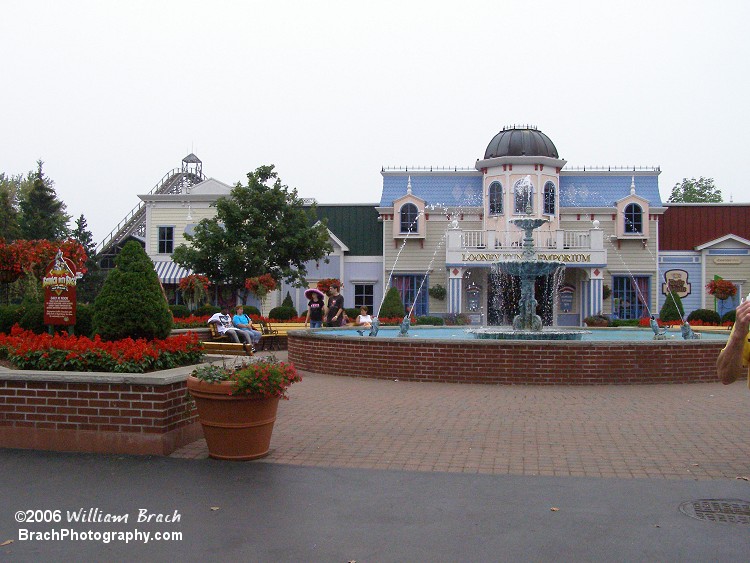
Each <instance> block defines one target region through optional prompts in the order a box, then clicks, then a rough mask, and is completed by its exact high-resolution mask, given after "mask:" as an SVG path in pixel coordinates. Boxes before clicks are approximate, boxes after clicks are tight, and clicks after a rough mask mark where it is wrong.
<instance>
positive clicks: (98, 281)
mask: <svg viewBox="0 0 750 563" xmlns="http://www.w3.org/2000/svg"><path fill="white" fill-rule="evenodd" d="M75 225H76V227H75V229H73V231H71V233H70V236H71V238H73V239H75V240H76V241H78V242H79V243H80V245H81V246H82V247H83V248H84V250H85V251H86V255H87V256H88V259H87V260H86V270H87V272H86V274H85V275H84V276H83V277H82V278H81V279H80V280H78V283H77V284H76V293H77V296H78V301H79V302H81V303H91V302H93V301H94V299H96V296H97V294H98V293H99V292H100V291H101V289H102V287H103V286H104V280H105V279H106V278H107V273H108V272H106V271H103V270H102V269H101V267H100V266H99V262H98V261H97V260H96V259H95V258H94V251H95V249H96V244H95V243H94V235H93V234H92V233H91V231H89V230H88V225H87V223H86V218H85V217H84V216H83V214H81V216H80V217H78V219H76V222H75Z"/></svg>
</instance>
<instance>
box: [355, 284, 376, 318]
mask: <svg viewBox="0 0 750 563" xmlns="http://www.w3.org/2000/svg"><path fill="white" fill-rule="evenodd" d="M354 306H355V307H356V308H357V309H359V308H360V307H362V306H365V307H367V310H368V311H369V312H370V314H371V315H374V314H375V310H374V309H373V307H374V302H373V284H371V283H355V284H354Z"/></svg>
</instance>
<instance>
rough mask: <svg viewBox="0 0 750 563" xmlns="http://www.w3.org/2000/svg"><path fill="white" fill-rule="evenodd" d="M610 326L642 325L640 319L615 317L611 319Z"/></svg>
mask: <svg viewBox="0 0 750 563" xmlns="http://www.w3.org/2000/svg"><path fill="white" fill-rule="evenodd" d="M610 326H640V321H639V320H638V319H614V320H612V321H610Z"/></svg>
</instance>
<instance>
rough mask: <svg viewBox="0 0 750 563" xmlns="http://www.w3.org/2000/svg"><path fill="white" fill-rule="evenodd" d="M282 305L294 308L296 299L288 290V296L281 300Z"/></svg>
mask: <svg viewBox="0 0 750 563" xmlns="http://www.w3.org/2000/svg"><path fill="white" fill-rule="evenodd" d="M281 306H282V307H289V308H290V309H294V301H292V296H291V295H290V294H289V292H288V291H287V292H286V297H284V300H283V301H282V302H281Z"/></svg>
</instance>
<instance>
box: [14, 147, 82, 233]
mask: <svg viewBox="0 0 750 563" xmlns="http://www.w3.org/2000/svg"><path fill="white" fill-rule="evenodd" d="M43 164H44V163H43V162H42V161H41V160H40V161H38V162H37V165H38V169H37V172H36V176H35V178H34V182H33V185H32V187H31V190H30V191H29V193H28V194H27V195H26V197H25V198H23V199H22V200H21V204H20V207H21V218H20V221H19V224H20V227H21V235H22V237H23V238H25V239H46V240H59V239H63V238H65V237H66V236H67V235H68V233H69V232H70V230H69V229H68V221H70V215H68V214H67V213H65V204H64V203H63V202H62V201H60V200H59V199H57V194H56V193H55V188H54V182H53V181H52V180H50V179H49V178H47V177H46V176H44V172H43V171H42V165H43Z"/></svg>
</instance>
